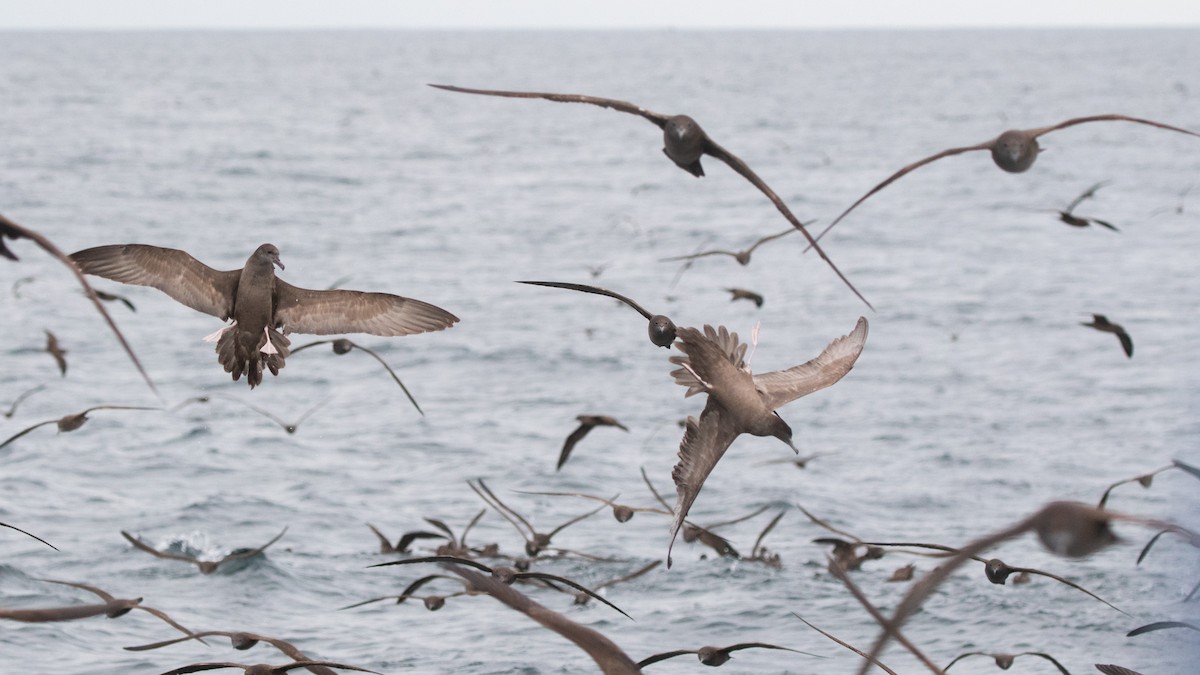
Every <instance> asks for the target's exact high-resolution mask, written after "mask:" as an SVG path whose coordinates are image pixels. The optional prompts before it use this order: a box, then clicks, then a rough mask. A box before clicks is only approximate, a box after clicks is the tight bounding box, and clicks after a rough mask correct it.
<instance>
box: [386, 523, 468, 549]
mask: <svg viewBox="0 0 1200 675" xmlns="http://www.w3.org/2000/svg"><path fill="white" fill-rule="evenodd" d="M367 527H369V528H371V531H372V532H374V533H375V536H376V537H377V538H378V539H379V552H380V553H408V547H409V546H410V545H411V544H412V543H413V542H414V541H416V540H418V539H447V538H448V537H449V536H450V535H445V534H441V533H439V532H428V531H425V530H410V531H408V532H405V533H404V534H402V535H400V539H399V540H397V541H396V544H395V545H394V546H393V545H392V542H391V540H389V539H388V538H387V537H385V536H384V535H383V533H382V532H380V531H379V530H378V529H377V528H376V527H375V526H374V525H372V524H370V523H367ZM447 529H449V528H447Z"/></svg>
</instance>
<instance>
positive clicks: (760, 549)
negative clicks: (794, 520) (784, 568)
mask: <svg viewBox="0 0 1200 675" xmlns="http://www.w3.org/2000/svg"><path fill="white" fill-rule="evenodd" d="M785 513H787V511H780V512H779V513H778V514H776V515H775V517H774V518H772V519H771V521H770V522H769V523H767V526H766V527H764V528H763V529H762V532H759V533H758V538H757V539H755V540H754V547H753V548H751V549H750V557H748V558H743V559H744V560H748V561H751V562H760V563H763V564H764V565H766V566H767V567H779V566H780V558H779V554H778V553H771V552H770V550H768V549H767V547H766V546H763V545H762V542H763V539H766V538H767V535H768V534H770V533H771V530H773V529H775V526H776V525H778V524H779V520H780V519H781V518H783V516H784V514H785Z"/></svg>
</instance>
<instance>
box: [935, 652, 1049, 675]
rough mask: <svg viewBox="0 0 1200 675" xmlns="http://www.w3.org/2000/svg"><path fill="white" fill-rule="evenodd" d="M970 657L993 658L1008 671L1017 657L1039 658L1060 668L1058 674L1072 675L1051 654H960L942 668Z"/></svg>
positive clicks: (1001, 668) (947, 667)
mask: <svg viewBox="0 0 1200 675" xmlns="http://www.w3.org/2000/svg"><path fill="white" fill-rule="evenodd" d="M968 656H988V657H991V658H992V659H993V660H994V661H995V662H996V667H997V668H999V669H1000V670H1008V669H1009V668H1011V667H1012V664H1013V661H1016V660H1017V657H1019V656H1038V657H1041V658H1043V659H1046V660H1047V661H1049V662H1050V663H1052V664H1054V667H1055V668H1058V672H1060V673H1062V674H1063V675H1071V672H1070V671H1069V670H1067V669H1066V668H1065V667H1063V664H1061V663H1059V662H1058V661H1057V660H1056V659H1055V658H1054V657H1053V656H1050V655H1049V654H1047V653H1045V652H1021V653H1020V654H994V653H992V652H966V653H964V654H959V655H958V656H956V657H954V660H953V661H951V662H950V663H947V664H946V667H945V668H942V670H950V666H953V665H954V664H956V663H958V662H959V661H961V660H963V659H965V658H967V657H968Z"/></svg>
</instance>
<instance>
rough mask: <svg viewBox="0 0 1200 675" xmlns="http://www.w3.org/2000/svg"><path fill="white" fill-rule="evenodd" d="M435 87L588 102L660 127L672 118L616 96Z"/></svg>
mask: <svg viewBox="0 0 1200 675" xmlns="http://www.w3.org/2000/svg"><path fill="white" fill-rule="evenodd" d="M429 86H431V87H433V88H435V89H445V90H446V91H456V92H458V93H460V94H483V95H484V96H504V97H507V98H543V99H546V100H547V101H555V102H558V103H588V104H590V105H598V106H600V107H601V108H611V109H612V110H617V111H620V112H624V113H630V114H633V115H640V116H642V117H645V118H646V119H648V120H650V121H651V122H653V123H654V124H655V125H657V126H658V127H659V128H660V129H661V128H662V127H663V126H665V125H666V123H667V120H669V119H671V117H670V116H669V115H664V114H662V113H656V112H654V111H653V110H646V109H645V108H643V107H641V106H636V105H634V104H632V103H630V102H628V101H618V100H617V99H614V98H600V97H599V96H585V95H583V94H546V93H542V92H536V91H496V90H494V89H467V88H466V87H455V86H453V85H449V84H431V85H429Z"/></svg>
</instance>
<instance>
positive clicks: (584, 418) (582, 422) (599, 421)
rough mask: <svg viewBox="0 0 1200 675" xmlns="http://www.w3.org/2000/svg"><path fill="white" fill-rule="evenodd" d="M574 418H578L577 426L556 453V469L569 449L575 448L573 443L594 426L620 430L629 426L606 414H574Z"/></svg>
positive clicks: (563, 461)
mask: <svg viewBox="0 0 1200 675" xmlns="http://www.w3.org/2000/svg"><path fill="white" fill-rule="evenodd" d="M575 419H577V420H579V427H578V428H577V429H575V431H572V432H571V433H570V435H569V436H567V440H565V441H563V446H562V450H561V451H560V452H559V453H558V464H557V465H556V466H555V467H554V470H555V471H558V470H559V469H561V468H562V467H563V464H566V463H567V459H569V458H570V457H571V451H572V450H574V449H575V445H576V444H577V443H579V441H581V440H583V437H584V436H587V435H588V432H589V431H591V430H592V429H594V428H596V427H616V428H618V429H621V430H622V431H626V432H628V431H629V427H627V426H625V425H624V424H621V423H620V422H618V421H617V418H615V417H610V416H608V415H576V416H575Z"/></svg>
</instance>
